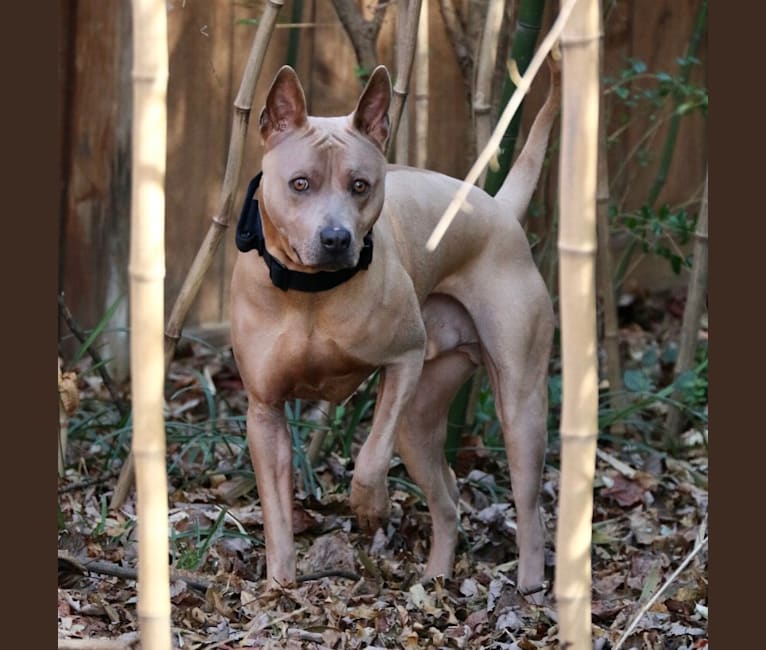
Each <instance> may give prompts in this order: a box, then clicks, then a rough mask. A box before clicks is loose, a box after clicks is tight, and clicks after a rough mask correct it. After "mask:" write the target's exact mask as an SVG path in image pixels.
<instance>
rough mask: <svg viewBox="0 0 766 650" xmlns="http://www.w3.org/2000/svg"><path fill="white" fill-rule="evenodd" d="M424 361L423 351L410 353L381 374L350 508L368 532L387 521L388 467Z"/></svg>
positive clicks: (357, 468) (356, 468) (356, 471)
mask: <svg viewBox="0 0 766 650" xmlns="http://www.w3.org/2000/svg"><path fill="white" fill-rule="evenodd" d="M423 357H424V352H423V349H422V348H419V349H417V350H411V351H410V352H407V353H406V354H404V355H402V356H401V357H399V359H397V361H396V362H395V363H392V364H390V365H386V366H385V367H384V368H383V372H382V373H381V377H380V387H379V389H378V399H377V402H376V404H375V414H374V415H373V419H372V427H371V429H370V435H369V436H367V440H365V442H364V444H363V445H362V448H361V450H360V451H359V455H358V456H357V459H356V463H355V466H354V467H355V469H354V478H353V480H352V481H351V508H352V510H353V511H354V513H355V514H356V516H357V519H358V520H359V524H360V526H361V527H362V528H364V529H365V530H368V531H374V530H376V529H377V528H378V527H380V526H381V525H382V524H383V523H384V522H385V521H386V519H387V518H388V512H389V500H388V485H387V476H388V467H389V464H390V462H391V457H392V456H393V454H394V445H395V442H396V433H397V430H398V428H399V426H400V423H401V419H402V415H403V413H404V410H405V408H406V407H407V405H408V404H409V402H410V400H411V399H412V397H413V395H414V394H415V389H416V388H417V384H418V380H419V379H420V373H421V371H422V370H423Z"/></svg>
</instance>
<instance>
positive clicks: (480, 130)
mask: <svg viewBox="0 0 766 650" xmlns="http://www.w3.org/2000/svg"><path fill="white" fill-rule="evenodd" d="M504 9H505V2H504V0H489V4H488V5H487V16H486V18H485V20H484V30H483V32H482V34H481V44H480V46H479V56H478V59H477V61H476V90H475V92H474V94H473V117H474V121H475V123H476V151H481V150H482V149H483V148H484V146H485V145H486V144H487V142H488V141H489V136H490V134H491V133H492V76H493V74H494V72H495V59H496V57H497V44H498V41H499V40H500V28H501V27H502V25H503V11H504ZM484 176H485V174H482V176H481V177H479V185H484V178H483V177H484Z"/></svg>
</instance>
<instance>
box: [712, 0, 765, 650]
mask: <svg viewBox="0 0 766 650" xmlns="http://www.w3.org/2000/svg"><path fill="white" fill-rule="evenodd" d="M740 8H742V9H745V14H740V13H736V14H735V13H732V12H731V11H730V10H727V8H726V6H725V5H723V4H721V3H719V2H710V3H709V17H708V46H709V50H708V51H709V52H710V60H709V78H708V88H709V94H710V98H711V100H710V104H711V109H710V113H709V118H708V134H709V142H710V147H709V156H708V157H709V160H710V165H709V167H710V171H709V174H710V176H709V182H710V188H709V194H710V204H709V209H710V212H709V219H710V228H709V229H710V242H709V243H710V256H709V260H710V273H709V287H710V292H709V306H710V314H711V315H710V323H711V325H710V348H709V350H710V467H711V472H710V475H711V478H712V480H711V492H710V529H709V530H710V564H709V567H710V568H709V576H710V599H709V605H710V617H711V618H710V637H711V644H712V647H726V648H747V647H755V646H757V645H759V641H756V640H755V637H754V635H753V630H754V626H757V625H758V623H759V622H760V621H761V620H762V619H763V612H762V611H761V610H762V607H761V603H762V602H763V593H762V588H761V585H762V583H763V569H762V566H763V562H762V559H761V550H760V549H761V547H762V543H761V542H762V539H763V537H762V534H760V533H759V529H760V525H761V523H762V521H761V520H762V512H763V495H764V479H766V472H765V471H764V461H765V459H766V450H765V449H764V447H765V446H766V442H765V439H766V436H764V417H763V405H764V379H763V377H764V374H763V373H764V366H765V364H766V358H764V354H763V348H764V315H763V314H762V313H761V312H762V311H763V310H762V307H761V305H762V302H763V297H764V280H763V278H764V271H763V262H764V254H763V246H764V241H765V240H766V236H765V235H764V228H765V226H764V215H763V204H764V187H765V186H766V180H765V179H764V168H765V167H766V166H765V165H764V160H763V144H762V143H763V141H764V139H763V134H764V126H763V102H762V100H761V93H760V88H759V86H760V82H759V79H760V78H761V76H762V75H761V74H760V69H761V67H762V60H763V57H762V56H760V57H759V56H757V55H755V51H757V50H758V49H759V46H760V44H761V43H762V42H763V34H762V33H761V32H762V26H763V24H764V19H766V15H765V14H766V10H765V9H764V8H763V7H762V6H761V5H759V3H747V4H746V5H741V6H740ZM748 43H749V44H752V46H748V45H747V44H748ZM711 46H712V47H711Z"/></svg>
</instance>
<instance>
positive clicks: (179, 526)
mask: <svg viewBox="0 0 766 650" xmlns="http://www.w3.org/2000/svg"><path fill="white" fill-rule="evenodd" d="M658 301H659V302H658ZM634 306H635V305H634ZM642 308H643V309H644V312H637V313H636V314H629V316H631V317H630V318H629V319H628V320H629V321H630V322H626V323H625V327H624V328H623V329H622V330H621V333H620V338H621V342H622V345H623V349H624V359H623V361H624V362H625V364H626V369H627V372H628V373H629V374H628V376H627V379H628V383H629V384H633V385H632V386H629V388H631V387H632V388H633V389H634V393H632V397H633V399H634V402H635V403H638V404H640V405H641V408H640V409H639V408H636V410H635V411H633V412H632V413H631V414H630V415H629V416H626V417H629V424H630V425H631V427H630V430H629V431H628V433H627V434H625V436H624V437H620V438H616V437H613V436H610V435H608V434H607V433H606V432H605V433H604V435H603V436H602V438H601V440H600V443H599V448H600V449H599V457H598V459H597V469H596V487H595V490H594V516H593V519H594V527H593V552H592V560H593V590H592V595H593V625H594V627H593V632H594V634H593V636H594V640H595V644H596V647H597V648H610V647H613V646H614V644H615V643H617V641H618V640H619V639H620V637H621V636H622V634H623V632H624V631H625V630H626V628H628V626H629V624H630V623H631V621H632V619H633V618H634V616H635V615H636V614H637V612H638V611H639V609H640V608H641V607H642V606H643V605H644V604H645V603H646V602H647V601H648V599H649V598H651V597H652V595H653V594H655V592H656V591H657V590H658V589H659V588H660V586H661V585H663V583H664V582H665V581H666V580H667V579H668V578H669V577H670V576H671V574H672V573H673V572H674V571H675V570H676V569H677V568H678V567H679V565H680V564H681V563H682V562H683V561H684V560H685V559H686V558H687V556H688V555H689V554H690V553H691V552H692V550H693V549H694V548H695V544H697V543H698V542H700V541H702V540H703V539H704V538H706V535H707V526H706V521H707V517H706V514H707V499H708V495H707V447H706V444H707V429H706V425H705V424H704V420H703V421H697V422H696V424H695V422H694V421H693V422H692V424H695V426H691V427H687V431H686V432H685V433H684V435H683V436H682V438H681V440H680V444H679V445H678V447H677V448H676V449H674V450H673V451H672V452H667V451H662V452H660V451H657V449H659V445H658V444H657V443H656V440H657V439H658V434H659V433H660V432H661V423H662V416H663V414H664V409H665V406H664V405H663V402H662V401H652V400H651V399H648V398H647V396H649V397H651V395H652V394H653V393H652V391H654V392H655V393H656V392H657V391H659V390H660V389H661V387H662V386H663V384H664V383H667V381H668V380H667V374H668V368H670V367H672V363H670V362H671V361H672V342H673V341H674V340H675V339H677V327H678V316H679V315H680V311H679V308H678V305H677V304H675V305H674V303H673V299H672V297H671V298H667V297H662V298H654V299H653V301H652V300H649V301H644V302H642ZM642 314H643V315H642ZM702 335H703V336H704V330H703V332H702ZM669 349H670V350H671V352H670V353H669V352H668V350H669ZM193 352H194V354H193V355H191V356H187V357H185V358H183V359H180V360H178V361H176V362H175V363H174V365H173V368H172V371H171V373H170V377H169V380H168V392H167V395H169V396H170V397H169V399H168V401H167V412H166V421H167V426H166V429H167V435H168V468H169V483H170V493H169V504H170V527H171V539H170V549H171V557H170V562H171V570H172V572H173V582H172V585H171V596H172V603H173V608H172V625H173V635H174V639H175V643H176V644H177V646H178V647H182V648H220V649H227V648H239V647H263V648H508V649H514V648H522V649H532V648H557V647H559V645H558V642H557V624H556V610H555V602H554V598H553V593H552V589H549V590H548V592H547V593H546V594H545V603H544V604H543V605H542V606H536V605H532V604H530V603H528V602H527V601H525V600H524V599H523V598H522V597H520V596H519V595H518V593H517V592H516V590H515V585H514V579H515V575H516V545H515V526H516V524H515V511H514V507H513V499H512V494H511V492H510V483H509V480H508V469H507V465H506V463H505V459H504V457H503V455H502V453H501V452H500V450H499V449H498V448H497V438H496V435H495V437H493V435H492V430H493V429H492V422H491V421H489V422H487V423H485V424H484V425H483V430H484V434H483V435H482V436H467V437H464V438H463V440H462V448H461V450H460V452H459V454H458V457H457V460H456V464H455V468H456V474H457V476H458V480H459V485H460V488H461V504H460V506H461V519H460V526H461V529H460V544H459V548H458V555H457V560H456V566H455V574H454V577H453V578H451V579H449V580H438V581H435V582H430V583H426V584H421V583H420V582H419V576H420V572H421V571H422V568H423V566H424V563H425V559H426V557H427V552H428V546H429V534H430V522H429V517H428V513H427V510H426V508H425V504H424V502H423V500H422V498H421V496H420V494H419V491H418V490H417V488H416V487H415V486H413V485H412V483H411V482H410V481H409V479H408V478H407V474H406V471H405V470H404V467H403V466H402V465H401V464H396V463H395V464H394V465H393V466H392V469H391V471H390V479H389V488H390V494H391V500H392V517H391V521H390V523H389V525H388V526H387V527H386V529H385V530H380V531H378V533H377V534H376V535H374V536H373V537H369V536H366V535H364V534H362V533H361V532H360V531H359V529H358V528H357V526H356V522H355V520H354V518H353V517H352V515H351V512H350V508H349V503H348V484H349V481H350V477H351V475H352V472H353V462H352V460H351V459H352V458H353V457H355V454H356V450H357V449H358V445H359V443H360V441H361V440H362V439H363V436H364V435H365V433H366V431H367V430H368V425H369V417H370V411H369V408H364V407H363V406H364V405H361V406H360V405H358V404H357V407H356V408H354V407H353V402H352V403H349V404H348V405H346V408H345V410H341V411H339V412H338V414H336V420H334V421H333V422H332V423H331V424H332V427H331V430H330V431H329V434H328V435H327V437H326V438H325V444H324V447H323V452H322V453H321V454H320V456H319V461H318V463H317V464H316V466H315V467H314V469H313V471H312V470H311V469H310V464H309V462H308V461H307V458H306V455H305V453H303V452H299V453H297V454H296V470H295V478H296V481H295V482H296V499H295V507H294V522H295V529H296V545H297V549H298V558H299V574H300V575H301V576H302V577H303V578H307V579H305V580H303V581H302V582H300V584H299V585H298V586H297V587H296V588H286V589H283V590H280V591H265V590H264V587H263V578H264V575H265V564H264V555H263V529H262V517H261V509H260V503H259V501H258V497H257V493H256V491H255V489H254V481H253V476H252V471H251V467H250V463H249V458H248V455H247V447H246V442H245V438H244V433H243V432H244V413H245V404H246V402H245V397H244V395H243V391H242V386H241V383H240V381H239V378H238V374H237V372H236V368H235V366H234V363H233V361H232V357H231V353H230V351H229V350H210V349H208V348H207V347H205V346H202V345H197V344H195V345H194V346H193ZM88 366H89V363H88V362H85V361H84V362H82V363H80V364H79V365H78V367H77V368H75V369H74V370H75V371H76V375H75V376H74V377H73V379H75V380H76V389H77V392H78V394H79V399H80V403H79V407H78V408H77V410H76V411H75V412H74V414H73V415H72V416H71V417H70V418H69V421H68V426H69V436H70V443H69V449H68V463H67V468H66V472H65V476H64V477H63V478H62V479H60V481H59V510H60V515H59V520H60V521H59V590H58V625H59V636H60V637H64V638H85V637H98V638H109V639H122V640H123V641H124V642H125V644H126V647H129V645H130V644H131V643H134V642H135V641H136V638H137V616H136V583H135V566H136V545H137V541H136V517H135V501H134V497H133V496H131V497H130V498H129V499H128V501H127V503H126V504H125V505H124V506H123V507H122V508H120V509H119V510H118V511H113V510H110V509H109V508H108V504H109V499H110V497H111V494H112V491H113V489H114V486H115V482H116V472H117V471H118V470H119V466H120V464H121V462H122V459H123V458H124V451H125V449H126V445H127V443H128V441H129V432H130V427H129V422H126V421H120V418H119V415H118V413H117V411H116V409H115V407H114V404H113V403H112V401H111V399H110V397H109V395H108V393H107V392H106V390H105V388H104V385H103V382H102V381H101V379H100V377H99V376H98V374H97V373H95V372H93V371H92V370H90V369H89V368H88ZM631 372H632V373H633V374H630V373H631ZM555 373H556V364H555V362H554V363H553V364H552V375H553V376H554V379H555ZM373 392H374V388H373ZM367 397H374V395H368V396H367ZM359 399H361V398H359ZM479 401H480V406H481V399H480V400H479ZM485 401H486V400H485ZM551 402H552V407H551V408H552V424H553V425H554V426H555V424H556V422H557V420H556V417H557V415H556V409H557V405H556V394H555V381H552V398H551ZM298 407H301V408H302V411H303V412H302V413H301V414H300V415H302V416H304V417H303V419H302V421H303V422H304V423H305V422H307V421H308V422H309V424H299V423H298V420H297V416H298V415H299V413H297V410H298ZM291 416H292V417H293V418H294V419H295V421H294V424H293V427H292V429H293V435H294V440H295V442H296V444H297V445H299V447H298V448H299V449H303V450H305V447H306V445H307V444H308V442H309V441H310V439H311V437H312V435H316V434H312V431H313V430H322V428H323V426H324V425H323V424H322V423H323V422H324V420H323V419H322V413H321V412H319V411H318V410H317V408H316V405H309V404H303V405H293V410H292V411H291ZM354 417H359V418H360V421H359V424H358V425H357V426H354V430H353V431H352V432H351V433H353V434H354V439H353V441H352V440H351V439H350V438H347V439H345V440H344V439H343V435H344V431H347V427H348V426H349V422H351V424H352V425H353V424H354V421H353V419H354ZM312 421H313V422H315V423H314V424H311V422H312ZM316 422H318V423H316ZM344 427H346V428H344ZM344 442H345V445H344ZM349 445H350V447H349ZM347 452H348V453H347ZM558 467H559V445H558V437H557V435H556V432H555V431H552V433H551V436H550V444H549V451H548V455H547V459H546V468H545V474H544V484H543V501H542V503H543V509H544V520H545V524H546V527H547V531H548V535H547V553H546V560H547V565H548V571H549V576H548V577H549V579H550V581H551V584H552V583H553V567H554V562H555V554H554V548H553V542H554V539H555V532H556V531H555V513H556V509H557V503H558V490H559V471H558ZM623 647H624V648H642V649H643V648H679V649H680V648H687V649H691V648H706V647H707V548H706V546H704V545H702V548H701V551H700V552H698V553H696V554H695V556H694V557H693V558H692V559H691V561H690V562H689V563H688V565H687V566H686V567H685V568H684V570H683V571H681V572H680V573H679V574H678V576H677V577H675V578H674V579H673V581H672V582H671V584H670V586H669V587H668V588H667V589H666V590H665V591H664V592H663V593H662V595H661V596H660V597H659V598H658V599H657V600H656V602H655V603H654V604H653V605H652V606H651V607H650V608H649V610H648V611H647V612H646V614H644V615H643V616H642V617H641V619H640V620H639V622H638V624H637V625H636V626H635V628H634V629H633V631H632V633H631V634H630V636H629V638H628V639H627V642H626V643H625V645H624V646H623Z"/></svg>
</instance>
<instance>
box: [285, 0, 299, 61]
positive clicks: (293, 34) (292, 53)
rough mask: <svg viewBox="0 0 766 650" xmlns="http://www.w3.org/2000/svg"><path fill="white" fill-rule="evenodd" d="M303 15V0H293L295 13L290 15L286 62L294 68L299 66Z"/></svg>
mask: <svg viewBox="0 0 766 650" xmlns="http://www.w3.org/2000/svg"><path fill="white" fill-rule="evenodd" d="M302 15H303V0H293V13H292V15H291V16H290V22H291V23H292V26H291V27H290V35H289V36H288V40H287V56H286V57H285V63H287V65H289V66H290V67H292V68H297V67H298V46H299V45H300V37H301V32H300V27H299V25H301V16H302Z"/></svg>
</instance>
